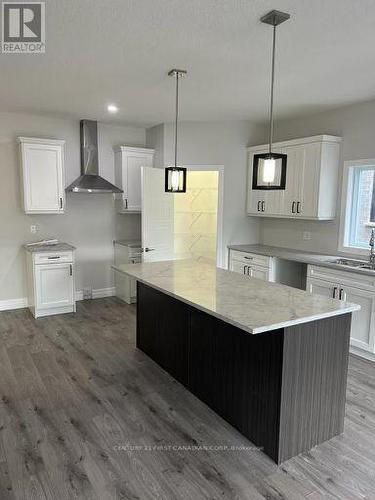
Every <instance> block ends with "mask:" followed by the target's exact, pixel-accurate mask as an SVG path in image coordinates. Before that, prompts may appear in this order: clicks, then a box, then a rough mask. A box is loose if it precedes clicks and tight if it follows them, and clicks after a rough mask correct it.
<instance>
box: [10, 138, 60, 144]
mask: <svg viewBox="0 0 375 500" xmlns="http://www.w3.org/2000/svg"><path fill="white" fill-rule="evenodd" d="M17 141H18V142H19V144H43V145H45V146H64V145H65V143H66V141H65V140H63V139H42V138H39V137H18V138H17Z"/></svg>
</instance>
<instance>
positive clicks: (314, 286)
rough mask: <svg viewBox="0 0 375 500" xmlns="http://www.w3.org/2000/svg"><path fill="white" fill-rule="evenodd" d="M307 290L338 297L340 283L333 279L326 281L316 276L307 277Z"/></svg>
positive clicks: (325, 295)
mask: <svg viewBox="0 0 375 500" xmlns="http://www.w3.org/2000/svg"><path fill="white" fill-rule="evenodd" d="M306 291H307V292H310V293H314V294H317V295H324V297H329V298H331V299H332V298H334V296H335V297H336V296H337V297H338V291H339V284H338V283H334V282H331V281H324V280H319V279H315V278H307V282H306Z"/></svg>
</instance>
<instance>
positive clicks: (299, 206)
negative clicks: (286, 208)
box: [297, 201, 301, 214]
mask: <svg viewBox="0 0 375 500" xmlns="http://www.w3.org/2000/svg"><path fill="white" fill-rule="evenodd" d="M300 208H301V202H300V201H297V214H300V213H301V210H300Z"/></svg>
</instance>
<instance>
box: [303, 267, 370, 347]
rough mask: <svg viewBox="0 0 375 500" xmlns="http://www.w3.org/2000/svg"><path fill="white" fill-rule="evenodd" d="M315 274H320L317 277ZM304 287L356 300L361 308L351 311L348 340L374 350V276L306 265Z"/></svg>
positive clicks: (353, 344)
mask: <svg viewBox="0 0 375 500" xmlns="http://www.w3.org/2000/svg"><path fill="white" fill-rule="evenodd" d="M316 275H319V278H317V277H316ZM312 276H315V277H312ZM361 282H363V287H360V283H361ZM353 285H355V286H353ZM306 290H307V291H308V292H310V293H316V294H318V295H324V296H326V297H331V298H336V299H340V300H345V301H347V302H352V303H354V304H359V305H360V306H361V309H360V311H356V312H354V313H353V316H352V327H351V332H350V344H351V345H352V346H353V347H357V348H359V349H363V350H365V351H368V352H371V353H374V352H375V323H374V319H375V316H374V315H375V280H374V279H373V278H371V277H368V276H364V275H359V274H355V273H351V272H340V271H338V272H337V271H334V270H332V269H327V268H321V267H315V266H309V267H308V271H307V282H306Z"/></svg>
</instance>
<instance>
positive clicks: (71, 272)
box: [69, 264, 73, 276]
mask: <svg viewBox="0 0 375 500" xmlns="http://www.w3.org/2000/svg"><path fill="white" fill-rule="evenodd" d="M69 276H73V266H72V264H70V265H69Z"/></svg>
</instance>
